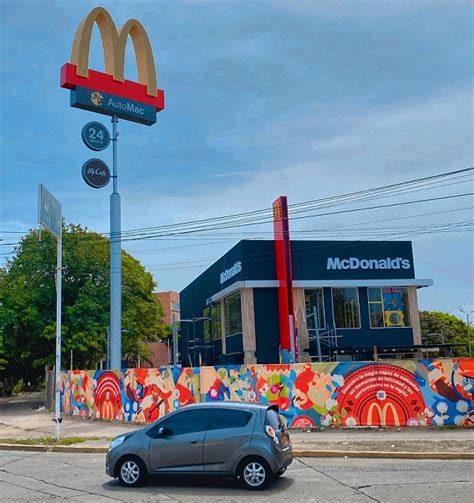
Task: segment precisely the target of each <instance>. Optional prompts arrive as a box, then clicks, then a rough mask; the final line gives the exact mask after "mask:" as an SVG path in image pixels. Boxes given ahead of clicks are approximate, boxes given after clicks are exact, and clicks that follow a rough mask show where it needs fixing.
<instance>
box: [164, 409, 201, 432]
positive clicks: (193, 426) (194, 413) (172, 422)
mask: <svg viewBox="0 0 474 503" xmlns="http://www.w3.org/2000/svg"><path fill="white" fill-rule="evenodd" d="M207 419H208V412H207V410H206V409H204V410H190V411H183V412H179V413H178V414H176V415H174V416H172V417H170V418H168V419H165V420H164V421H162V422H161V423H160V424H159V425H158V427H159V428H161V427H163V428H168V429H169V430H171V432H172V434H173V436H176V435H186V434H188V433H197V432H198V431H205V430H206V429H207Z"/></svg>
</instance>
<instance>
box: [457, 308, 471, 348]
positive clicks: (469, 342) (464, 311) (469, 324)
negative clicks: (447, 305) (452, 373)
mask: <svg viewBox="0 0 474 503" xmlns="http://www.w3.org/2000/svg"><path fill="white" fill-rule="evenodd" d="M459 311H460V312H461V313H463V314H464V316H465V317H466V324H467V343H468V345H469V358H472V349H471V319H470V316H471V314H472V313H474V309H471V310H470V311H468V310H467V309H459Z"/></svg>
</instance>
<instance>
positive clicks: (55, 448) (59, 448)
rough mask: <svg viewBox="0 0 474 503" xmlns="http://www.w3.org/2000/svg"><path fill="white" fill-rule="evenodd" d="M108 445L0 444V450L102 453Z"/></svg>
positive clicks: (106, 449)
mask: <svg viewBox="0 0 474 503" xmlns="http://www.w3.org/2000/svg"><path fill="white" fill-rule="evenodd" d="M108 450H109V449H108V447H99V446H97V447H94V446H78V447H74V446H72V445H28V444H0V451H32V452H66V453H71V452H72V453H78V454H79V453H81V454H103V453H106V452H107V451H108Z"/></svg>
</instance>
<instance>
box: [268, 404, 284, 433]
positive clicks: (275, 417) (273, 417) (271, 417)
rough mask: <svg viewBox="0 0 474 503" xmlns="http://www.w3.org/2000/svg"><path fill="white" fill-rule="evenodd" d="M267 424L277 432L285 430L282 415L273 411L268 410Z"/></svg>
mask: <svg viewBox="0 0 474 503" xmlns="http://www.w3.org/2000/svg"><path fill="white" fill-rule="evenodd" d="M265 424H268V425H270V426H271V427H272V428H273V429H274V430H275V431H277V430H283V429H284V428H285V425H284V423H283V421H282V420H281V417H280V415H279V414H278V413H277V412H276V411H274V410H273V409H268V410H267V413H266V416H265Z"/></svg>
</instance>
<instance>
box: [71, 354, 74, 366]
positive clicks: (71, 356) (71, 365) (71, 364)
mask: <svg viewBox="0 0 474 503" xmlns="http://www.w3.org/2000/svg"><path fill="white" fill-rule="evenodd" d="M73 357H74V355H73V350H72V349H71V371H72V368H73Z"/></svg>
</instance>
